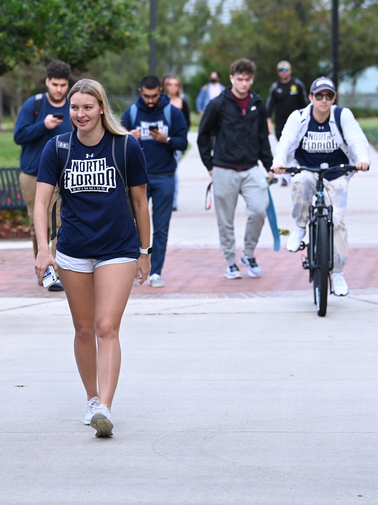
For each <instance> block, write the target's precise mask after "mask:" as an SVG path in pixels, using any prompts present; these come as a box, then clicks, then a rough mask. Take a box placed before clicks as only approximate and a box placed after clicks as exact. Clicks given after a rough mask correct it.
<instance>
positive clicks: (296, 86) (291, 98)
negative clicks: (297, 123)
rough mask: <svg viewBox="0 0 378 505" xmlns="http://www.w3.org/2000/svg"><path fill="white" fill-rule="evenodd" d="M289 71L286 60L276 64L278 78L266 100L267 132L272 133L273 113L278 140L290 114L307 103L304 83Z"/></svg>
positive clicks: (289, 66)
mask: <svg viewBox="0 0 378 505" xmlns="http://www.w3.org/2000/svg"><path fill="white" fill-rule="evenodd" d="M291 72H292V71H291V65H290V63H289V62H288V61H286V60H282V61H280V62H279V63H278V64H277V73H278V78H279V80H278V81H276V82H274V83H273V84H272V86H271V88H270V90H269V95H268V99H267V101H266V111H267V118H268V128H269V133H270V134H272V133H273V123H272V115H273V114H274V116H275V130H274V132H275V134H276V137H277V140H280V137H281V133H282V130H283V127H284V126H285V123H286V121H287V118H288V117H289V116H290V114H291V113H292V112H293V111H294V110H296V109H302V108H303V107H306V105H307V104H308V98H307V91H306V87H305V85H304V84H303V82H302V81H300V80H299V79H297V78H296V77H293V76H292V73H291Z"/></svg>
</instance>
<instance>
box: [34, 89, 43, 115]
mask: <svg viewBox="0 0 378 505" xmlns="http://www.w3.org/2000/svg"><path fill="white" fill-rule="evenodd" d="M42 105H43V93H38V95H35V97H34V121H35V120H36V118H37V116H38V114H39V113H40V111H41V109H42Z"/></svg>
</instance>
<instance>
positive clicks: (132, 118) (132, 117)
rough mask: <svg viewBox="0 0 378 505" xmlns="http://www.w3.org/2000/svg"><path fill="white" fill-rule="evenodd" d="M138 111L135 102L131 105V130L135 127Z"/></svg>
mask: <svg viewBox="0 0 378 505" xmlns="http://www.w3.org/2000/svg"><path fill="white" fill-rule="evenodd" d="M137 111H138V107H137V106H136V105H135V103H133V104H132V106H131V107H130V130H132V129H133V128H134V125H135V119H136V115H137Z"/></svg>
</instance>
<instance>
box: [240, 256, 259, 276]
mask: <svg viewBox="0 0 378 505" xmlns="http://www.w3.org/2000/svg"><path fill="white" fill-rule="evenodd" d="M240 261H241V263H242V264H243V265H245V266H246V267H248V275H249V276H250V277H259V276H260V275H261V274H262V270H261V268H260V267H259V265H258V264H257V263H256V260H255V258H248V256H246V255H245V254H243V256H242V257H241V258H240Z"/></svg>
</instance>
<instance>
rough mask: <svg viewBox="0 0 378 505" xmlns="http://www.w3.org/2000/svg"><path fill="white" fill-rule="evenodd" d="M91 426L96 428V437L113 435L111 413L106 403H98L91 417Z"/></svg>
mask: <svg viewBox="0 0 378 505" xmlns="http://www.w3.org/2000/svg"><path fill="white" fill-rule="evenodd" d="M91 426H92V428H93V429H95V430H96V437H111V436H112V435H113V432H112V430H113V427H114V424H113V421H112V414H111V413H110V410H109V409H108V407H107V406H106V405H99V406H98V407H97V408H96V410H95V413H94V414H93V416H92V419H91Z"/></svg>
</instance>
